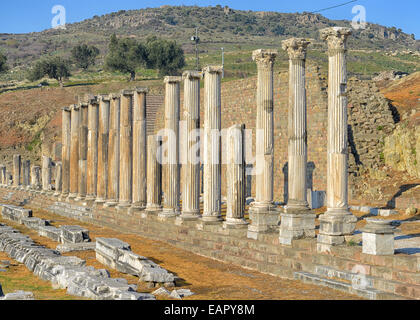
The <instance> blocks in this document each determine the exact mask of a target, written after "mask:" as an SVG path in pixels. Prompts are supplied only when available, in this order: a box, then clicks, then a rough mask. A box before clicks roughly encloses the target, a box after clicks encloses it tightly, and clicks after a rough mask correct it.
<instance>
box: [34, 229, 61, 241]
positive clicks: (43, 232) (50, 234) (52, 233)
mask: <svg viewBox="0 0 420 320" xmlns="http://www.w3.org/2000/svg"><path fill="white" fill-rule="evenodd" d="M38 234H39V235H40V236H41V237H47V238H49V239H51V240H54V241H57V242H61V229H58V228H56V227H53V226H41V227H39V228H38Z"/></svg>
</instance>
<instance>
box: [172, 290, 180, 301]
mask: <svg viewBox="0 0 420 320" xmlns="http://www.w3.org/2000/svg"><path fill="white" fill-rule="evenodd" d="M170 297H171V298H174V299H178V300H181V299H182V297H181V295H180V294H179V293H178V291H176V290H173V291H172V292H171V295H170Z"/></svg>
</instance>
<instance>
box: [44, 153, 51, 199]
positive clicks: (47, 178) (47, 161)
mask: <svg viewBox="0 0 420 320" xmlns="http://www.w3.org/2000/svg"><path fill="white" fill-rule="evenodd" d="M49 191H51V158H50V157H47V156H42V193H43V194H45V193H48V192H49Z"/></svg>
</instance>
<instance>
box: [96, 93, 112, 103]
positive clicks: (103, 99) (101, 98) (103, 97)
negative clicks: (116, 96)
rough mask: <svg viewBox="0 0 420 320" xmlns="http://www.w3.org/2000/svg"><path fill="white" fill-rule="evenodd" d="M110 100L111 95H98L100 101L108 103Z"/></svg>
mask: <svg viewBox="0 0 420 320" xmlns="http://www.w3.org/2000/svg"><path fill="white" fill-rule="evenodd" d="M109 100H111V97H110V95H109V94H98V101H99V102H101V101H105V102H108V101H109Z"/></svg>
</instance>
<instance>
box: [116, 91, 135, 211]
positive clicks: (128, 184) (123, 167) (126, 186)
mask: <svg viewBox="0 0 420 320" xmlns="http://www.w3.org/2000/svg"><path fill="white" fill-rule="evenodd" d="M133 95H134V93H133V91H129V90H123V91H121V117H120V195H119V201H118V208H119V209H123V208H128V207H130V206H131V203H132V201H133Z"/></svg>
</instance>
